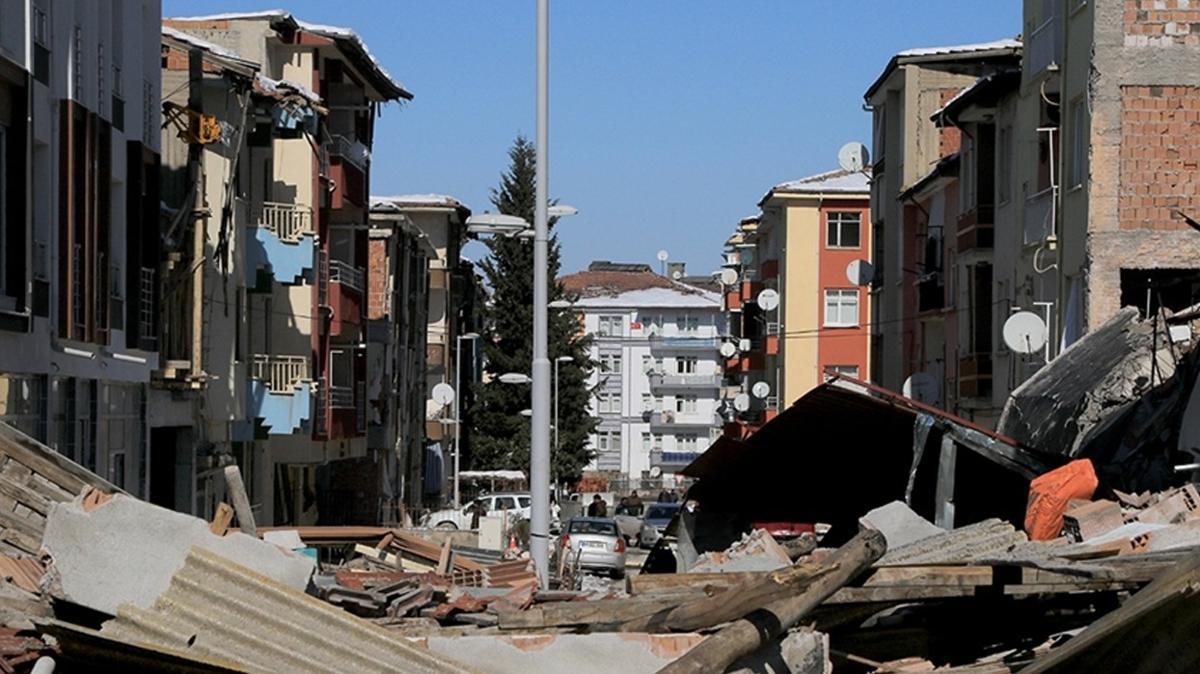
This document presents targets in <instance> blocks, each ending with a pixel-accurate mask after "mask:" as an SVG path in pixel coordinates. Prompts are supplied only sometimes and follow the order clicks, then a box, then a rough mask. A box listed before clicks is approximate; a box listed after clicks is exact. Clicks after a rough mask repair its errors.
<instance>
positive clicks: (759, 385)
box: [750, 381, 771, 400]
mask: <svg viewBox="0 0 1200 674" xmlns="http://www.w3.org/2000/svg"><path fill="white" fill-rule="evenodd" d="M750 393H752V394H754V397H755V398H758V399H759V400H762V399H763V398H766V397H767V396H769V395H771V385H770V384H768V383H767V382H765V381H759V382H754V386H751V387H750Z"/></svg>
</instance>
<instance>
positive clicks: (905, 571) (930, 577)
mask: <svg viewBox="0 0 1200 674" xmlns="http://www.w3.org/2000/svg"><path fill="white" fill-rule="evenodd" d="M992 575H993V574H992V567H990V566H887V567H883V568H880V569H875V571H874V572H873V573H872V574H871V575H870V576H869V577H868V578H867V580H866V581H865V582H864V583H863V585H864V586H867V587H875V586H882V585H960V586H967V585H972V586H974V585H991V584H992Z"/></svg>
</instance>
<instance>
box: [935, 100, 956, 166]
mask: <svg viewBox="0 0 1200 674" xmlns="http://www.w3.org/2000/svg"><path fill="white" fill-rule="evenodd" d="M961 91H962V89H942V91H941V92H940V94H941V101H940V103H941V105H943V106H944V105H946V104H947V103H949V102H950V99H952V98H954V97H955V96H957V95H958V94H959V92H961ZM960 147H962V132H961V131H959V130H958V128H957V127H953V126H947V127H945V128H943V129H939V130H938V156H939V157H946V156H949V155H952V154H954V153H955V152H958V149H959V148H960Z"/></svg>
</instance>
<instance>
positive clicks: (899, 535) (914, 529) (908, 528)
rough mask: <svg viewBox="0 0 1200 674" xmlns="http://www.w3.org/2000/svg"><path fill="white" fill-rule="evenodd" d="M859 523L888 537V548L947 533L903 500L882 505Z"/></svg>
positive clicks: (864, 516)
mask: <svg viewBox="0 0 1200 674" xmlns="http://www.w3.org/2000/svg"><path fill="white" fill-rule="evenodd" d="M858 523H859V524H861V525H863V526H866V527H871V528H872V529H875V530H877V531H879V532H880V533H882V534H883V537H884V538H885V539H887V544H888V550H895V549H897V548H901V547H904V546H905V545H908V544H909V543H916V542H917V541H920V540H924V539H926V538H929V537H930V536H936V535H938V534H944V533H946V530H945V529H943V528H941V527H939V526H936V525H934V524H932V523H931V522H930V521H929V520H927V519H925V518H924V517H921V516H920V515H918V514H917V513H915V512H913V509H912V508H909V507H908V505H907V504H906V503H904V502H903V501H892V502H891V503H888V504H887V505H881V506H879V507H878V508H876V509H874V510H872V511H870V512H868V513H867V514H866V515H863V516H862V517H861V518H859V520H858Z"/></svg>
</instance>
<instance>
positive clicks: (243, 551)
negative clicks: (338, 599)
mask: <svg viewBox="0 0 1200 674" xmlns="http://www.w3.org/2000/svg"><path fill="white" fill-rule="evenodd" d="M192 546H199V547H201V548H204V549H207V550H210V551H212V552H214V553H216V554H217V555H220V556H222V557H225V558H228V559H230V560H232V561H234V562H237V563H238V564H241V565H242V566H245V567H248V568H250V569H253V570H254V571H255V572H257V573H260V574H262V575H264V576H267V577H268V578H271V579H273V580H275V581H278V582H280V583H283V584H284V585H287V586H288V587H292V588H295V589H298V590H303V589H304V588H305V587H306V586H307V585H308V579H309V577H310V576H312V573H313V569H314V567H315V565H316V562H315V560H313V559H312V558H310V557H305V556H303V555H299V554H296V553H293V552H289V551H287V550H283V549H282V548H280V547H278V546H276V545H272V544H271V543H267V542H265V541H261V540H259V539H257V538H253V537H251V536H247V535H246V534H243V533H241V532H234V533H230V534H227V535H225V536H217V535H215V534H213V533H212V532H210V531H209V530H208V523H207V522H205V521H204V520H202V519H200V518H198V517H192V516H191V515H185V514H183V513H177V512H174V511H172V510H167V509H166V508H160V507H158V506H156V505H152V504H149V503H146V502H144V501H140V500H138V499H136V498H133V497H132V496H125V495H122V494H117V495H115V496H113V498H112V499H111V500H110V501H108V502H107V503H104V504H102V505H100V506H98V507H97V508H95V509H94V510H92V511H91V512H85V511H84V509H83V507H82V505H81V503H80V501H79V499H76V500H75V501H73V502H70V503H57V504H53V505H52V506H51V509H50V512H49V514H48V516H47V519H46V533H45V535H44V537H43V538H42V547H43V548H44V549H45V550H46V551H47V552H48V553H49V554H50V557H51V559H52V560H53V569H54V570H55V571H56V572H57V573H58V575H59V576H60V578H61V580H62V590H63V594H64V595H65V596H66V598H67V599H69V600H71V601H73V602H75V603H78V604H81V605H83V606H87V607H89V608H93V609H95V610H97V611H103V612H105V613H109V614H115V613H116V612H117V607H118V606H119V605H121V604H126V603H128V604H132V605H134V606H137V607H140V608H148V607H150V606H151V605H152V604H153V603H154V600H155V598H157V597H158V596H159V595H160V594H162V593H163V592H164V591H165V590H166V589H167V586H168V585H170V582H171V576H173V575H175V572H177V571H178V570H179V569H181V568H182V567H183V563H184V559H185V558H186V557H187V554H188V550H190V549H191V548H192Z"/></svg>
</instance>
